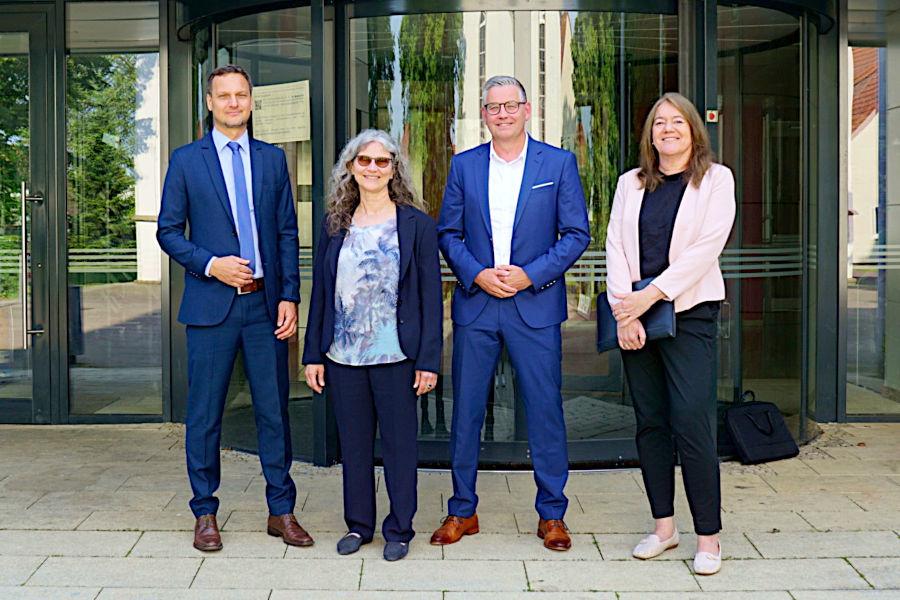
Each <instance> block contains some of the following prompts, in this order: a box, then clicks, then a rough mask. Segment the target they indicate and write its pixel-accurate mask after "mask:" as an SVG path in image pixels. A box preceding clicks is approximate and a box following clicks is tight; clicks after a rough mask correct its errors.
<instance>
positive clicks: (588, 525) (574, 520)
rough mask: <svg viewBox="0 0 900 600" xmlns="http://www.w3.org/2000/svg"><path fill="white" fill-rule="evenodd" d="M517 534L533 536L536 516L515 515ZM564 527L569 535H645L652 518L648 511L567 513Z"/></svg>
mask: <svg viewBox="0 0 900 600" xmlns="http://www.w3.org/2000/svg"><path fill="white" fill-rule="evenodd" d="M516 522H517V523H518V525H519V533H525V534H534V533H535V532H536V531H537V524H538V519H537V516H536V515H535V516H531V515H524V514H522V513H517V514H516ZM566 526H568V528H569V531H570V532H571V533H634V534H638V533H645V532H647V531H652V530H653V518H652V517H651V516H650V512H649V511H648V510H631V511H628V512H609V513H588V514H584V513H582V514H579V513H567V514H566Z"/></svg>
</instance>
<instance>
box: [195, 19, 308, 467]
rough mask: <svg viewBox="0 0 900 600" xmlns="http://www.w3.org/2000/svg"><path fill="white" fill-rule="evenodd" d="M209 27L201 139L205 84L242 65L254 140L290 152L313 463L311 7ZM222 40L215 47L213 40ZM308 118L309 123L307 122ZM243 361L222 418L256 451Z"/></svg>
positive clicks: (228, 432)
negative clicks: (219, 71) (308, 351)
mask: <svg viewBox="0 0 900 600" xmlns="http://www.w3.org/2000/svg"><path fill="white" fill-rule="evenodd" d="M211 33H212V32H211V31H210V30H209V29H203V30H201V31H199V32H198V33H197V34H195V38H194V57H195V60H194V74H193V79H194V93H195V99H196V103H195V106H196V112H195V123H196V124H197V134H198V135H197V137H199V136H200V135H203V134H205V133H206V131H208V130H209V127H210V125H211V124H210V123H209V122H208V120H207V116H206V115H207V111H206V105H205V102H204V101H203V97H204V92H203V90H204V86H205V84H206V77H207V75H208V74H209V72H210V71H211V70H212V69H214V68H215V67H216V66H219V65H225V64H236V65H240V66H241V67H243V68H244V69H246V70H247V72H248V73H249V74H250V77H251V79H252V80H253V99H254V112H253V117H252V120H251V124H250V131H251V135H253V136H254V137H256V138H258V139H261V140H263V141H266V142H269V143H272V144H275V145H277V146H278V147H280V148H281V149H283V150H284V152H285V154H286V156H287V164H288V172H289V175H290V179H291V183H292V184H293V185H294V199H295V201H296V208H297V226H298V232H299V242H300V279H301V281H300V297H301V301H300V306H299V314H298V324H299V326H298V331H297V334H296V335H294V336H293V337H292V338H291V339H290V341H289V359H288V360H289V377H290V381H291V388H290V396H289V403H288V410H289V413H290V416H291V434H292V438H293V439H292V442H293V450H294V458H295V459H298V460H312V444H313V437H312V436H313V431H312V423H313V419H312V394H311V393H310V390H309V388H307V386H306V384H305V380H304V377H303V368H302V365H301V364H300V357H301V356H302V354H303V348H302V343H303V336H304V333H305V331H304V329H303V327H304V326H305V324H306V310H307V308H308V306H309V292H310V287H311V279H310V278H311V276H312V177H313V173H312V140H311V128H310V123H309V80H310V77H311V69H312V65H311V58H312V57H311V52H310V44H311V30H310V9H309V7H298V8H286V9H283V10H275V11H271V12H265V13H260V14H256V15H248V16H243V17H238V18H236V19H231V20H228V21H224V22H222V23H220V24H218V25H217V26H215V36H213V35H211ZM213 39H215V48H213V47H212V40H213ZM304 115H305V119H304ZM242 363H243V361H242V359H240V360H237V361H236V362H235V369H234V373H233V374H232V378H231V385H230V387H229V390H228V400H227V402H226V405H225V417H224V420H223V425H222V429H223V434H222V435H223V439H224V444H226V445H228V446H231V447H235V448H240V449H255V448H256V424H255V422H254V419H253V408H252V405H251V401H250V385H249V382H248V380H247V378H246V376H245V375H244V372H243V368H242Z"/></svg>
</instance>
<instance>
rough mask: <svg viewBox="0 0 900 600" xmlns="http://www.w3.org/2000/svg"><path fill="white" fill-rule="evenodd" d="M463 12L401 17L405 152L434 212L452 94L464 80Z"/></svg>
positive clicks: (448, 145)
mask: <svg viewBox="0 0 900 600" xmlns="http://www.w3.org/2000/svg"><path fill="white" fill-rule="evenodd" d="M461 36H462V15H461V14H459V13H438V14H427V15H414V16H408V17H404V18H403V23H402V24H401V26H400V40H399V45H400V73H401V76H402V78H403V108H404V113H405V115H404V122H405V123H406V131H405V137H406V139H407V143H408V146H407V151H408V152H409V156H410V158H411V161H412V163H413V164H412V166H413V168H414V169H415V170H416V171H417V172H419V173H421V176H422V190H421V191H422V197H423V199H424V201H425V204H426V206H427V207H428V210H429V212H430V213H431V215H432V216H437V213H438V211H439V208H440V204H441V198H442V196H443V192H444V185H445V183H446V181H447V174H448V173H449V172H450V159H451V158H452V157H453V142H452V139H451V137H450V134H451V131H452V128H453V119H454V116H455V114H456V106H455V104H456V98H457V96H458V95H459V90H460V86H461V85H462V62H463V60H464V45H463V44H462V40H461Z"/></svg>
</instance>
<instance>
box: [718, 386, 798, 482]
mask: <svg viewBox="0 0 900 600" xmlns="http://www.w3.org/2000/svg"><path fill="white" fill-rule="evenodd" d="M745 398H749V401H747V402H743V400H744V399H745ZM755 398H756V396H755V395H754V394H753V392H752V391H746V392H744V394H743V395H742V396H741V400H742V402H741V403H740V404H736V405H734V406H732V407H731V408H729V409H728V410H727V411H725V427H726V428H727V429H728V433H729V434H730V435H731V439H732V441H733V442H734V447H735V449H736V450H737V454H738V456H739V457H740V458H741V462H742V463H744V464H745V465H753V464H757V463H763V462H769V461H772V460H781V459H782V458H791V457H794V456H797V455H798V454H799V453H800V448H798V447H797V443H796V442H795V441H794V438H793V437H791V432H790V431H788V428H787V425H786V424H785V422H784V417H782V416H781V413H780V412H779V411H778V407H777V406H775V405H774V404H772V403H771V402H757V401H756V399H755Z"/></svg>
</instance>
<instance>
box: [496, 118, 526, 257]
mask: <svg viewBox="0 0 900 600" xmlns="http://www.w3.org/2000/svg"><path fill="white" fill-rule="evenodd" d="M527 153H528V136H527V135H526V136H525V144H524V145H523V146H522V152H520V153H519V155H518V156H517V157H516V158H514V159H512V160H510V161H505V160H503V159H502V158H500V155H498V154H497V153H496V152H495V151H494V142H491V154H490V163H489V168H488V205H489V206H490V209H491V235H492V237H493V240H494V266H497V265H508V264H510V262H509V261H510V255H511V254H512V235H513V222H514V221H515V219H516V206H517V205H518V204H519V190H520V189H521V187H522V176H523V175H524V174H525V156H526V154H527Z"/></svg>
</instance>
